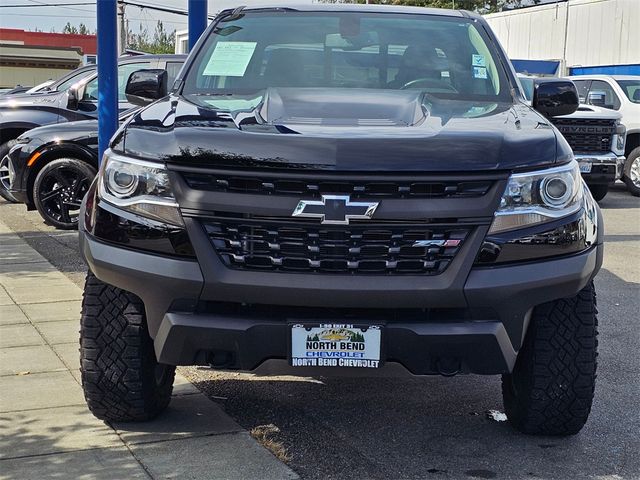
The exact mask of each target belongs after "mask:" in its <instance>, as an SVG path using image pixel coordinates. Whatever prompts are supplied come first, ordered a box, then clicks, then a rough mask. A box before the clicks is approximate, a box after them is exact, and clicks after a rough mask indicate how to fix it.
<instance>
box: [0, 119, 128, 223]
mask: <svg viewBox="0 0 640 480" xmlns="http://www.w3.org/2000/svg"><path fill="white" fill-rule="evenodd" d="M135 111H136V109H135V108H134V109H131V110H128V111H126V112H124V113H122V114H121V115H120V122H124V121H126V120H127V119H128V118H130V117H131V116H132V115H133V113H134V112H135ZM7 157H8V160H9V171H10V182H9V183H10V188H9V193H10V194H11V195H13V197H14V198H15V199H16V200H17V201H18V202H21V203H24V204H25V205H26V207H27V210H35V209H37V210H38V212H39V213H40V216H42V218H43V219H44V221H45V222H46V223H48V224H49V225H52V226H54V227H56V228H60V229H70V228H77V226H78V213H79V210H80V202H81V201H82V198H83V197H84V195H85V193H86V192H87V190H88V188H89V185H91V182H93V179H94V177H95V176H96V172H97V170H98V121H97V120H81V121H78V122H67V123H62V124H58V123H56V124H53V125H45V126H43V127H38V128H34V129H32V130H29V131H28V132H26V133H23V134H22V135H20V136H19V137H18V138H17V139H16V140H15V144H14V146H13V147H12V148H11V150H10V152H9V154H8V155H7Z"/></svg>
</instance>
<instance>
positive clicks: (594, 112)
mask: <svg viewBox="0 0 640 480" xmlns="http://www.w3.org/2000/svg"><path fill="white" fill-rule="evenodd" d="M557 118H592V119H607V120H619V119H621V118H622V115H621V114H620V113H618V112H616V111H615V110H611V109H608V108H602V107H596V106H595V105H586V104H582V103H581V104H580V106H579V107H578V109H577V110H576V111H575V112H573V113H572V114H571V115H562V116H560V117H557Z"/></svg>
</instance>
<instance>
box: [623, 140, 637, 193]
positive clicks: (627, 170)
mask: <svg viewBox="0 0 640 480" xmlns="http://www.w3.org/2000/svg"><path fill="white" fill-rule="evenodd" d="M633 162H640V147H638V148H634V149H633V150H631V152H630V153H629V156H628V157H627V160H626V161H625V162H624V174H623V176H622V179H623V180H624V183H625V184H626V185H627V189H628V190H629V192H631V195H634V196H636V197H640V187H639V186H637V185H635V184H634V183H633V181H632V180H631V166H632V165H633Z"/></svg>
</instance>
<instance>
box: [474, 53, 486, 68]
mask: <svg viewBox="0 0 640 480" xmlns="http://www.w3.org/2000/svg"><path fill="white" fill-rule="evenodd" d="M471 66H472V67H486V66H487V63H486V61H485V59H484V55H476V54H474V55H472V56H471Z"/></svg>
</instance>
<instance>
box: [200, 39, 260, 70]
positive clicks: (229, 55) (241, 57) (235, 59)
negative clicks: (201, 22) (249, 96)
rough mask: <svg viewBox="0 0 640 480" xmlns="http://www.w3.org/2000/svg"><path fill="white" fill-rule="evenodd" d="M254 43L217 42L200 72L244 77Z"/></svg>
mask: <svg viewBox="0 0 640 480" xmlns="http://www.w3.org/2000/svg"><path fill="white" fill-rule="evenodd" d="M256 45H257V43H256V42H218V44H217V45H216V48H215V49H214V50H213V53H212V54H211V57H210V58H209V62H208V63H207V66H206V67H205V68H204V72H202V74H203V75H211V76H215V77H244V73H245V72H246V71H247V66H249V62H250V61H251V57H252V56H253V52H254V51H255V49H256Z"/></svg>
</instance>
